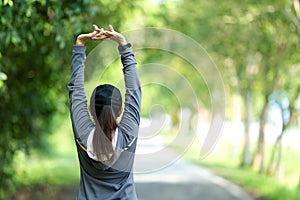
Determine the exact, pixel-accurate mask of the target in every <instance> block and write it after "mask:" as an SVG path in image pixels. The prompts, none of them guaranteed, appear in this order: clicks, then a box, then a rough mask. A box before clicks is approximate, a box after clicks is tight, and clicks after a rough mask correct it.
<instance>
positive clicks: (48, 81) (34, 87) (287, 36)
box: [0, 0, 300, 198]
mask: <svg viewBox="0 0 300 200" xmlns="http://www.w3.org/2000/svg"><path fill="white" fill-rule="evenodd" d="M151 2H152V1H130V0H126V1H124V0H123V1H122V0H115V1H109V0H74V1H67V0H62V1H59V0H22V1H21V0H1V1H0V13H1V15H0V41H1V44H0V110H1V114H0V120H1V122H2V123H1V126H0V127H1V137H0V160H1V161H0V177H1V178H0V198H1V197H3V196H4V191H9V190H12V189H13V187H14V184H13V179H12V178H11V177H12V175H13V173H14V169H13V167H12V165H11V163H12V160H13V158H14V155H15V152H16V151H17V150H21V151H25V152H29V151H30V149H32V148H33V147H39V148H41V149H43V148H45V145H44V144H45V142H44V141H45V138H46V136H47V134H48V133H50V132H51V128H55V127H53V126H51V125H52V123H51V122H52V120H51V119H52V116H53V114H54V113H67V108H68V106H67V103H66V99H67V90H66V85H67V83H68V81H69V71H70V56H71V48H72V45H73V43H74V39H75V36H76V35H78V34H79V33H80V32H87V31H90V29H91V24H92V23H96V24H98V25H100V26H106V25H107V24H109V23H111V24H113V25H114V27H115V29H116V30H119V31H122V29H123V30H124V29H125V28H126V29H128V28H137V27H139V26H140V27H145V26H154V27H162V28H169V29H174V30H177V31H179V32H181V33H184V34H186V35H188V36H190V37H191V38H193V39H194V40H196V41H197V42H198V43H199V44H201V45H202V46H203V47H204V48H205V49H206V50H207V51H208V53H209V55H210V56H211V57H212V59H213V60H214V61H215V62H216V64H217V66H218V68H219V70H220V72H221V74H222V76H223V78H224V80H225V81H224V84H225V87H226V89H227V91H228V99H230V98H231V96H233V94H234V95H236V94H237V95H240V96H241V97H244V96H245V94H247V93H251V98H252V102H253V109H252V110H251V112H252V116H253V118H254V120H255V121H257V120H258V117H259V115H260V113H261V110H262V107H263V105H264V104H265V103H266V101H268V99H269V98H265V97H266V96H270V95H271V94H273V93H274V92H278V91H279V92H280V91H284V93H285V94H286V97H287V98H289V99H290V98H294V97H297V94H296V93H297V91H298V90H297V88H298V86H299V85H300V78H299V77H300V76H299V73H300V72H299V70H300V69H299V64H298V63H299V35H298V33H299V32H300V31H299V21H298V20H297V18H296V17H295V16H296V15H295V13H294V9H293V6H292V3H293V2H292V1H290V0H275V1H274V0H272V1H271V0H266V1H257V0H255V1H253V0H251V1H250V0H246V1H237V0H231V1H221V0H211V1H200V0H176V1H173V0H170V1H168V0H161V1H155V3H153V2H154V1H153V2H152V3H151ZM129 17H131V20H127V19H129ZM132 42H133V41H132ZM96 44H97V43H91V44H89V45H88V52H89V51H90V50H91V49H93V48H94V47H95V46H96ZM137 55H138V62H139V65H144V64H148V63H157V62H158V61H159V62H158V63H159V64H161V65H165V66H172V69H174V71H168V70H165V71H161V73H160V74H153V72H156V71H155V70H151V69H146V67H145V68H144V67H140V69H139V70H140V72H141V79H143V81H148V80H149V79H150V80H152V81H155V80H156V79H159V81H157V82H161V81H162V80H163V81H166V82H167V81H169V82H168V83H170V85H172V86H173V85H174V87H172V88H167V87H164V86H162V85H161V86H160V85H155V84H152V85H151V84H148V85H146V86H145V87H144V88H143V89H144V91H143V93H144V98H143V110H142V112H143V115H147V114H150V113H148V112H149V110H150V109H151V107H152V106H153V104H155V103H157V104H160V105H163V106H164V109H165V111H166V112H167V113H171V115H172V116H173V117H172V118H173V120H174V121H176V114H177V112H178V109H179V108H180V107H181V106H187V107H190V108H191V109H193V111H194V108H195V107H194V104H193V102H191V101H190V100H191V99H190V98H189V95H188V94H187V93H186V92H187V91H185V88H184V87H183V86H184V84H183V83H181V82H180V80H181V79H180V78H178V76H177V74H179V75H180V76H182V77H183V78H184V79H186V80H188V81H189V83H190V84H191V85H192V86H193V89H194V91H195V92H196V96H197V98H198V100H199V101H200V102H201V103H202V104H201V106H202V107H204V108H206V109H208V110H209V109H210V106H211V105H210V95H209V92H208V89H207V86H206V83H205V81H204V80H203V78H202V77H200V76H195V74H198V73H196V71H195V70H194V69H193V68H192V67H191V66H190V64H189V63H187V62H186V61H185V60H183V59H180V58H178V57H176V58H174V56H173V55H171V54H168V53H166V52H161V51H156V50H147V51H144V52H137ZM99 64H101V63H99ZM182 66H184V67H182ZM158 67H159V66H158ZM153 69H154V68H153ZM149 73H150V74H149ZM176 73H177V74H176ZM147 74H148V76H147ZM150 75H151V76H150ZM110 76H111V77H110ZM176 76H177V77H176ZM119 77H120V74H119V73H115V71H113V70H112V71H109V70H108V72H107V75H106V76H104V79H103V80H112V79H113V80H116V81H118V80H119ZM174 78H176V81H173V83H171V82H172V80H173V79H174ZM177 81H178V82H177ZM163 83H165V82H163ZM295 94H296V95H295ZM150 97H151V98H150ZM178 97H180V98H181V97H182V98H183V104H181V102H178ZM191 105H192V106H191ZM233 107H234V106H232V105H231V104H229V108H228V110H229V112H228V113H229V114H228V115H229V116H227V117H228V118H232V117H233V116H232V114H231V113H234V112H232V111H231V110H232V109H233ZM174 113H176V114H174Z"/></svg>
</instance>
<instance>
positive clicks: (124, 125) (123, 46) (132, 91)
mask: <svg viewBox="0 0 300 200" xmlns="http://www.w3.org/2000/svg"><path fill="white" fill-rule="evenodd" d="M108 29H109V31H105V32H104V34H105V35H106V36H108V37H109V39H111V40H114V41H116V42H117V43H118V44H119V48H118V49H119V53H120V54H121V61H122V64H123V73H124V79H125V87H126V93H125V107H124V113H123V116H122V119H121V121H120V123H119V127H120V128H121V129H122V130H123V131H124V132H125V133H126V134H128V135H131V136H133V137H136V136H137V134H138V130H139V123H140V108H141V96H142V93H141V86H140V80H139V76H138V71H137V68H136V60H135V57H134V54H133V51H132V49H131V45H130V44H129V43H128V42H127V41H126V38H125V37H124V36H123V35H121V34H119V33H117V32H115V31H114V29H113V27H112V26H111V25H109V27H108Z"/></svg>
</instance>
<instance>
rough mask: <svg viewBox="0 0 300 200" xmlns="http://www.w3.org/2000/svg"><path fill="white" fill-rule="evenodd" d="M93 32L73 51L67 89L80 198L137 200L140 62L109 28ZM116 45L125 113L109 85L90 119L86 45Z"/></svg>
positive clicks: (96, 95)
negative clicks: (98, 42) (135, 169)
mask: <svg viewBox="0 0 300 200" xmlns="http://www.w3.org/2000/svg"><path fill="white" fill-rule="evenodd" d="M93 26H94V31H93V32H91V33H88V34H80V35H79V36H78V37H77V40H76V45H74V47H73V55H72V71H71V80H70V83H69V85H68V89H69V96H70V110H71V120H72V126H73V132H74V137H75V140H76V146H77V152H78V158H79V163H80V184H79V189H78V192H77V199H78V200H83V199H88V200H93V199H97V200H99V199H105V200H109V199H120V200H121V199H122V200H134V199H137V196H136V192H135V187H134V182H133V171H132V166H133V161H134V154H135V149H136V141H137V140H136V138H137V134H138V128H139V122H140V102H141V88H140V81H139V77H138V73H137V69H136V60H135V57H134V54H133V52H132V49H131V45H130V44H129V43H127V41H126V38H125V37H124V36H123V35H121V34H120V33H118V32H116V31H114V29H113V27H112V26H111V25H109V27H108V29H109V30H107V31H105V30H103V29H99V28H98V27H97V26H96V25H93ZM93 40H112V41H115V42H117V43H118V44H119V46H118V50H119V53H120V55H121V61H122V64H123V73H124V80H125V86H126V93H125V102H124V105H125V107H124V111H123V115H122V118H121V120H120V122H119V124H117V122H116V118H117V117H118V116H120V114H121V113H122V110H123V109H122V97H121V93H120V91H119V90H118V89H117V88H116V87H114V86H112V85H109V84H104V85H100V86H97V87H96V88H95V90H94V92H93V94H92V96H91V100H90V107H89V109H90V112H91V116H92V119H91V118H90V115H89V112H88V106H87V100H86V95H85V91H84V60H85V57H86V55H85V50H86V48H85V44H86V43H87V42H89V41H93Z"/></svg>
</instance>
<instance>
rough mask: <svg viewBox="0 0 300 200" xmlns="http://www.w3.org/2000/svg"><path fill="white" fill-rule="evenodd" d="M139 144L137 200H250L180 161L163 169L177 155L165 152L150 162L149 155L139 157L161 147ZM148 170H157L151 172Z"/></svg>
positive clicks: (208, 173)
mask: <svg viewBox="0 0 300 200" xmlns="http://www.w3.org/2000/svg"><path fill="white" fill-rule="evenodd" d="M139 142H140V143H139V144H140V145H139V146H138V149H137V154H138V155H137V159H136V164H135V168H136V171H138V172H139V173H137V174H135V181H136V189H137V194H138V197H139V200H156V199H158V200H253V198H252V197H250V196H249V195H248V194H247V193H246V192H245V191H244V190H243V189H242V188H240V187H238V186H237V185H235V184H233V183H230V182H229V181H227V180H225V179H223V178H221V177H219V176H217V175H215V174H214V173H212V172H211V171H210V170H208V169H206V168H203V167H201V166H198V165H195V164H192V163H189V162H187V161H185V160H183V159H178V160H177V161H175V162H174V163H171V164H169V165H166V163H164V160H168V159H169V160H170V157H172V156H174V155H176V154H175V153H174V152H173V151H171V150H168V149H164V150H165V151H162V152H160V154H159V156H157V155H156V156H157V157H156V158H152V159H150V157H149V156H148V154H149V153H145V152H142V153H145V154H144V155H145V156H141V151H145V149H147V148H149V149H152V150H153V148H154V149H155V148H157V150H158V151H159V149H160V148H161V147H160V145H156V146H151V145H149V144H148V145H147V144H146V145H145V144H144V143H143V141H139ZM153 143H155V142H152V144H153ZM156 144H157V143H156ZM146 151H147V150H146ZM139 155H140V156H139ZM149 166H150V167H149ZM159 166H161V167H162V168H161V169H159ZM151 168H152V169H155V168H156V169H157V170H156V171H152V172H151V170H150V169H151ZM143 172H147V173H143Z"/></svg>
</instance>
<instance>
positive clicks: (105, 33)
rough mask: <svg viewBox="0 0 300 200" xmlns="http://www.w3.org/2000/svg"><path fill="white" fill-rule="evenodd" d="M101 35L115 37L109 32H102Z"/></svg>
mask: <svg viewBox="0 0 300 200" xmlns="http://www.w3.org/2000/svg"><path fill="white" fill-rule="evenodd" d="M103 34H104V35H106V36H114V35H115V33H114V32H110V31H104V32H103Z"/></svg>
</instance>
